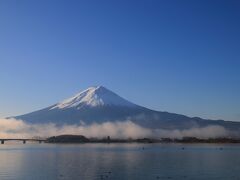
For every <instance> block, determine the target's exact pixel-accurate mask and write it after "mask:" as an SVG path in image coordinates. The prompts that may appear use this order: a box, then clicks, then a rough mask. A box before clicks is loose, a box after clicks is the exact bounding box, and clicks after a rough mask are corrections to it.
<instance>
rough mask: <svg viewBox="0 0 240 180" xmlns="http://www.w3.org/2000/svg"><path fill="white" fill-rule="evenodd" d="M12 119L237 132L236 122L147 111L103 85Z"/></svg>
mask: <svg viewBox="0 0 240 180" xmlns="http://www.w3.org/2000/svg"><path fill="white" fill-rule="evenodd" d="M15 118H16V119H22V120H24V121H26V122H28V123H38V124H39V123H55V124H58V125H63V124H79V123H82V122H84V123H85V124H92V123H102V122H106V121H111V122H114V121H124V120H131V121H133V122H134V123H136V124H139V125H141V126H143V127H147V128H152V129H159V128H161V129H189V128H193V127H205V126H209V125H221V126H224V127H225V128H227V129H231V130H232V129H234V130H238V129H240V123H238V122H230V121H222V120H219V121H214V120H205V119H201V118H197V117H195V118H191V117H187V116H184V115H179V114H174V113H168V112H159V111H154V110H150V109H147V108H145V107H142V106H138V105H136V104H133V103H131V102H129V101H127V100H125V99H123V98H122V97H120V96H118V95H117V94H115V93H114V92H112V91H110V90H108V89H106V88H105V87H103V86H97V87H90V88H88V89H86V90H85V91H82V92H80V93H78V94H76V95H75V96H73V97H71V98H68V99H66V100H64V101H62V102H59V103H57V104H54V105H52V106H50V107H48V108H45V109H42V110H39V111H34V112H32V113H28V114H24V115H21V116H16V117H15Z"/></svg>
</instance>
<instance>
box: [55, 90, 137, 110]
mask: <svg viewBox="0 0 240 180" xmlns="http://www.w3.org/2000/svg"><path fill="white" fill-rule="evenodd" d="M86 105H87V106H92V107H95V106H106V105H111V106H112V105H114V106H126V107H134V106H136V105H135V104H133V103H131V102H129V101H127V100H125V99H123V98H122V97H120V96H118V95H117V94H115V93H114V92H112V91H110V90H108V89H107V88H105V87H103V86H93V87H89V88H87V89H86V90H84V91H81V92H80V93H77V94H76V95H74V96H73V97H70V98H68V99H65V100H63V101H62V102H59V103H57V104H56V105H54V106H53V107H52V108H51V109H66V108H73V107H76V108H77V109H80V108H81V107H83V106H86Z"/></svg>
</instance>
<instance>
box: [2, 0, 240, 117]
mask: <svg viewBox="0 0 240 180" xmlns="http://www.w3.org/2000/svg"><path fill="white" fill-rule="evenodd" d="M239 9H240V1H231V0H225V1H221V0H215V1H214V0H211V1H209V0H205V1H204V0H199V1H192V0H189V1H186V0H183V1H179V0H176V1H174V0H162V1H161V0H156V1H151V0H150V1H149V0H148V1H147V0H145V1H141V0H136V1H130V0H126V1H124V0H119V1H115V0H114V1H112V0H111V1H110V0H109V1H106V0H103V1H99V0H96V1H92V0H90V1H89V0H86V1H73V0H70V1H67V0H66V1H62V0H56V1H54V0H50V1H49V0H41V1H32V0H31V1H30V0H29V1H26V0H21V1H17V0H16V1H14V0H11V1H9V0H1V1H0V117H6V116H10V115H18V114H22V113H27V112H30V111H33V110H37V109H40V108H43V107H46V106H48V105H51V104H53V103H55V102H57V101H59V100H62V99H64V98H67V97H69V96H71V95H73V94H75V93H77V92H78V91H80V90H83V89H85V88H87V87H88V86H92V85H103V86H105V87H107V88H109V89H111V90H113V91H114V92H116V93H118V94H119V95H121V96H123V97H124V98H126V99H128V100H130V101H132V102H134V103H137V104H140V105H143V106H146V107H149V108H152V109H155V110H161V111H169V112H175V113H180V114H185V115H189V116H200V117H203V118H212V119H226V120H239V121H240V11H239Z"/></svg>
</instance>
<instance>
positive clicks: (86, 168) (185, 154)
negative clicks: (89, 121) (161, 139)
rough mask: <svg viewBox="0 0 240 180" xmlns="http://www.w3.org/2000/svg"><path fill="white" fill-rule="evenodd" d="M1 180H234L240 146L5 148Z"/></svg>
mask: <svg viewBox="0 0 240 180" xmlns="http://www.w3.org/2000/svg"><path fill="white" fill-rule="evenodd" d="M143 147H144V149H143ZM182 147H184V149H182ZM221 148H223V149H221ZM0 179H1V180H4V179H19V180H21V179H23V180H28V179H31V180H37V179H41V180H42V179H44V180H47V179H60V180H61V179H90V180H92V179H99V180H101V179H116V180H118V179H119V180H122V179H130V180H134V179H136V180H141V179H143V180H146V179H178V180H181V179H184V180H187V179H217V180H219V179H223V180H227V179H231V180H234V179H240V145H229V144H227V145H216V144H196V145H186V144H184V145H183V144H72V145H55V144H26V145H23V144H20V143H19V144H4V145H0Z"/></svg>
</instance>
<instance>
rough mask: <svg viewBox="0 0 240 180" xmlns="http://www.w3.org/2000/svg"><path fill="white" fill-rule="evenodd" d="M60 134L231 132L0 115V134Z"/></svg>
mask: <svg viewBox="0 0 240 180" xmlns="http://www.w3.org/2000/svg"><path fill="white" fill-rule="evenodd" d="M61 134H78V135H84V136H86V137H89V138H90V137H97V138H102V137H106V136H110V137H112V138H144V137H148V138H182V137H198V138H204V139H206V138H217V137H228V136H230V135H232V134H233V133H232V132H230V131H228V130H226V129H225V128H224V127H222V126H207V127H203V128H192V129H187V130H164V129H155V130H152V129H147V128H143V127H141V126H139V125H137V124H135V123H133V122H132V121H130V120H127V121H121V122H120V121H119V122H105V123H102V124H91V125H85V124H84V123H82V125H63V126H57V125H55V124H53V123H49V124H28V123H25V122H24V121H22V120H16V119H0V138H32V137H35V136H39V137H50V136H56V135H61Z"/></svg>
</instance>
